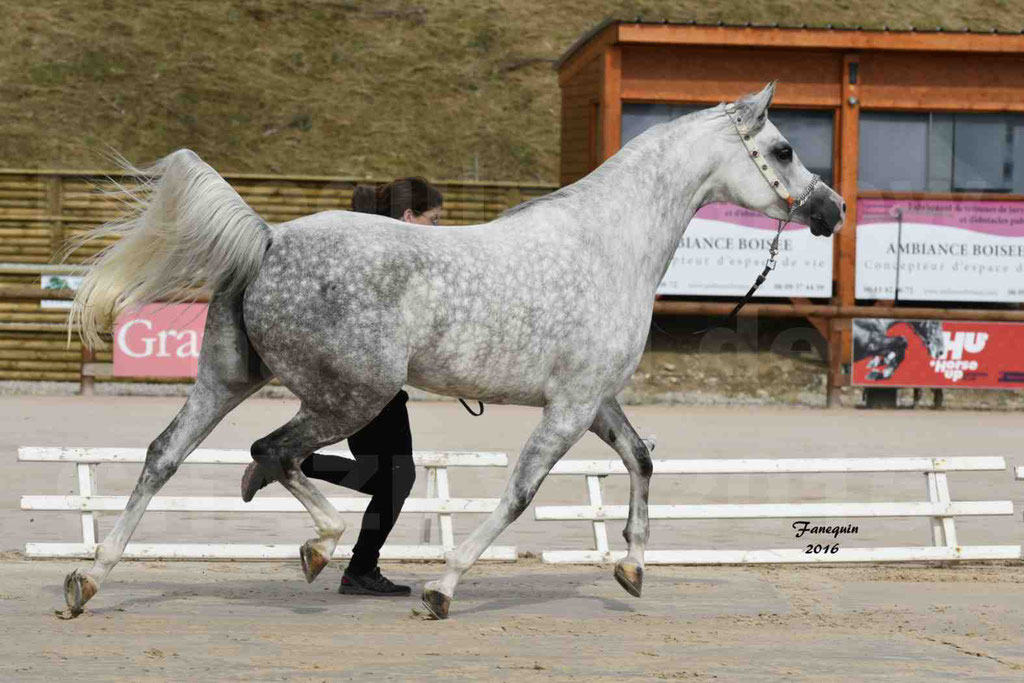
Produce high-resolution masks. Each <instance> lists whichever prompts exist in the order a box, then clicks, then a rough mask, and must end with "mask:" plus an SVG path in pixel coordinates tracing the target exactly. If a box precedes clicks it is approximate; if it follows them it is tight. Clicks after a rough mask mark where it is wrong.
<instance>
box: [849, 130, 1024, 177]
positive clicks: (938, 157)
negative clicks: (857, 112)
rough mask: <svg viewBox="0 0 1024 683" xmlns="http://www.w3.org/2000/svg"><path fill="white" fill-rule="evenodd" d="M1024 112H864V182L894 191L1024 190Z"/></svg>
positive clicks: (861, 165) (861, 163)
mask: <svg viewBox="0 0 1024 683" xmlns="http://www.w3.org/2000/svg"><path fill="white" fill-rule="evenodd" d="M1022 136H1024V116H1020V115H1017V114H944V113H931V114H904V113H896V112H875V111H871V112H863V113H862V114H861V117H860V166H859V171H858V176H859V177H858V185H859V186H860V188H861V189H864V190H889V191H893V192H921V191H924V192H1016V193H1021V192H1024V140H1022Z"/></svg>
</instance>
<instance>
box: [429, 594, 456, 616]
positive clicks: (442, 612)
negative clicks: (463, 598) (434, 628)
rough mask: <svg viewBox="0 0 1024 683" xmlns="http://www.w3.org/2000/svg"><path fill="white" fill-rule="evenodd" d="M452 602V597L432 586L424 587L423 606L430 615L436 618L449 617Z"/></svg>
mask: <svg viewBox="0 0 1024 683" xmlns="http://www.w3.org/2000/svg"><path fill="white" fill-rule="evenodd" d="M451 604H452V599H451V598H450V597H448V596H447V595H445V594H444V593H442V592H441V591H436V590H434V589H432V588H424V589H423V607H425V608H426V610H427V611H428V612H430V616H432V617H433V618H435V619H447V618H448V608H449V607H450V606H451Z"/></svg>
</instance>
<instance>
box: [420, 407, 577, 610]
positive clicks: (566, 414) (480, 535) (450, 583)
mask: <svg viewBox="0 0 1024 683" xmlns="http://www.w3.org/2000/svg"><path fill="white" fill-rule="evenodd" d="M593 419H594V408H593V406H568V407H561V408H556V407H552V406H550V405H549V406H548V407H547V408H545V409H544V417H543V419H542V420H541V423H540V424H539V425H538V426H537V428H536V429H535V430H534V431H533V434H531V435H530V438H529V440H528V441H527V442H526V445H525V446H524V447H523V450H522V452H521V453H520V454H519V460H518V461H517V462H516V466H515V469H514V470H513V471H512V476H511V477H510V478H509V480H508V485H507V486H506V488H505V493H504V494H503V495H502V497H501V500H499V501H498V506H497V507H496V508H495V509H494V511H493V512H492V513H491V514H490V516H488V517H487V519H486V520H485V521H484V523H483V524H481V525H480V526H479V527H477V528H476V529H475V530H474V531H473V533H471V534H470V535H469V536H468V537H467V538H466V540H464V541H463V542H462V543H460V544H459V545H458V547H456V548H455V549H454V550H452V551H451V552H449V553H448V554H447V555H446V557H445V572H444V574H443V575H442V576H441V578H440V579H439V580H437V581H431V582H429V583H427V584H426V585H425V586H424V587H423V606H424V607H426V608H427V610H428V611H429V612H430V614H431V615H432V616H433V617H434V618H435V619H445V618H447V617H448V608H449V606H450V605H451V600H452V596H454V595H455V587H456V586H457V585H458V582H459V579H460V578H461V577H462V575H463V574H465V573H466V572H467V571H468V570H469V568H470V567H472V566H473V564H474V563H475V562H476V561H477V560H478V559H479V558H480V555H481V554H483V552H484V550H486V549H487V548H488V546H490V545H491V543H493V542H494V540H495V539H496V538H498V536H499V535H500V534H501V532H502V531H504V530H505V529H506V528H507V527H508V525H509V524H511V523H512V522H514V521H515V520H516V519H517V518H518V517H519V515H521V514H522V513H523V510H525V509H526V508H527V506H529V504H530V501H532V500H533V496H534V495H535V494H536V493H537V489H538V488H540V484H541V482H542V481H544V477H546V476H547V474H548V472H550V471H551V468H552V467H553V466H554V464H555V463H556V462H558V460H559V458H561V457H562V456H563V455H565V452H566V451H568V450H569V448H570V447H571V446H572V445H573V444H574V443H576V442H577V441H578V440H579V439H580V437H581V436H583V434H584V433H585V432H586V431H587V427H588V426H590V424H591V422H593Z"/></svg>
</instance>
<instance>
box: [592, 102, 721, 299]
mask: <svg viewBox="0 0 1024 683" xmlns="http://www.w3.org/2000/svg"><path fill="white" fill-rule="evenodd" d="M708 125H709V124H708V123H707V122H706V121H698V122H695V123H694V125H692V126H690V127H689V129H684V130H682V131H675V132H674V134H673V135H672V136H671V137H669V136H660V137H654V138H651V139H648V140H643V141H638V142H642V143H643V144H642V145H637V146H636V147H635V148H629V149H626V150H623V151H621V152H620V153H619V154H617V155H616V156H615V157H613V158H612V159H611V160H609V162H607V163H606V166H605V167H602V168H601V169H600V170H599V171H597V172H596V173H595V176H596V177H594V178H593V180H592V182H591V183H589V184H588V187H587V190H586V191H585V192H581V196H580V199H582V200H583V201H582V202H581V203H580V206H579V208H580V211H581V213H582V216H581V217H583V218H584V220H586V227H587V228H588V229H590V230H594V231H596V232H598V233H600V235H601V238H602V239H601V244H602V246H603V248H604V249H605V250H606V252H607V253H608V254H609V256H611V257H612V258H613V259H614V262H616V263H620V264H621V265H622V267H624V268H630V269H632V270H633V272H634V273H635V274H636V275H637V276H639V278H640V280H641V281H642V282H643V283H644V285H646V286H649V287H650V290H651V292H652V293H653V292H654V290H655V288H657V286H658V283H659V282H661V279H662V277H663V276H664V274H665V270H666V269H667V268H668V264H669V261H670V260H671V259H672V256H673V255H674V254H675V251H676V248H677V247H678V246H679V241H680V240H681V239H682V236H683V232H684V231H685V230H686V226H687V225H688V224H689V222H690V219H692V218H693V215H694V214H695V213H696V212H697V210H698V209H699V208H700V207H701V205H702V204H703V203H704V202H705V201H706V199H707V198H708V197H710V196H711V193H712V192H711V188H710V187H708V185H709V179H710V178H711V175H712V171H713V170H714V164H715V163H716V160H715V157H716V155H715V154H714V151H713V150H712V149H711V145H712V144H713V141H714V140H716V139H717V136H716V135H713V134H710V131H709V130H707V129H706V128H707V126H708ZM670 145H671V146H672V147H674V148H675V150H674V151H672V152H670V151H669V150H668V149H667V148H668V146H670ZM671 160H678V161H676V162H675V163H671Z"/></svg>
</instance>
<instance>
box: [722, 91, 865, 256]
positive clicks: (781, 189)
mask: <svg viewBox="0 0 1024 683" xmlns="http://www.w3.org/2000/svg"><path fill="white" fill-rule="evenodd" d="M774 94H775V83H769V84H768V85H767V86H765V88H764V90H762V91H761V92H759V93H754V94H750V95H747V96H746V97H743V98H742V99H740V100H738V101H736V102H734V103H732V104H727V105H720V106H721V107H722V108H723V109H724V111H723V121H724V123H723V125H724V128H723V129H722V131H723V132H722V136H723V138H722V144H723V145H724V147H725V152H724V154H723V155H722V156H721V157H720V158H721V160H722V161H721V164H720V165H719V167H718V168H717V170H716V171H715V176H716V178H715V180H716V183H715V184H716V192H715V195H716V196H714V197H712V200H720V201H727V202H731V203H733V204H737V205H739V206H742V207H744V208H746V209H751V210H753V211H759V212H760V213H763V214H765V215H767V216H770V217H772V218H776V219H780V220H786V219H787V218H790V219H792V220H793V221H794V222H796V223H802V224H803V225H806V226H808V227H810V229H811V233H813V234H815V235H819V236H822V237H827V236H829V235H832V234H833V233H835V232H838V231H839V228H841V227H842V225H843V219H844V218H845V217H846V202H844V201H843V198H842V197H841V196H840V195H839V194H837V193H836V192H835V191H834V190H832V188H830V187H828V186H827V185H825V184H824V183H822V182H817V177H816V176H815V175H813V174H812V173H811V172H810V171H808V170H807V169H806V168H805V167H804V165H803V164H802V163H800V158H799V157H798V156H797V154H796V152H795V151H793V148H792V147H791V146H790V144H789V142H787V141H786V138H784V137H783V136H782V134H781V133H779V129H778V128H776V127H775V126H774V125H773V124H772V122H771V121H769V120H768V107H769V106H770V105H771V102H772V96H773V95H774ZM787 197H788V199H787Z"/></svg>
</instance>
